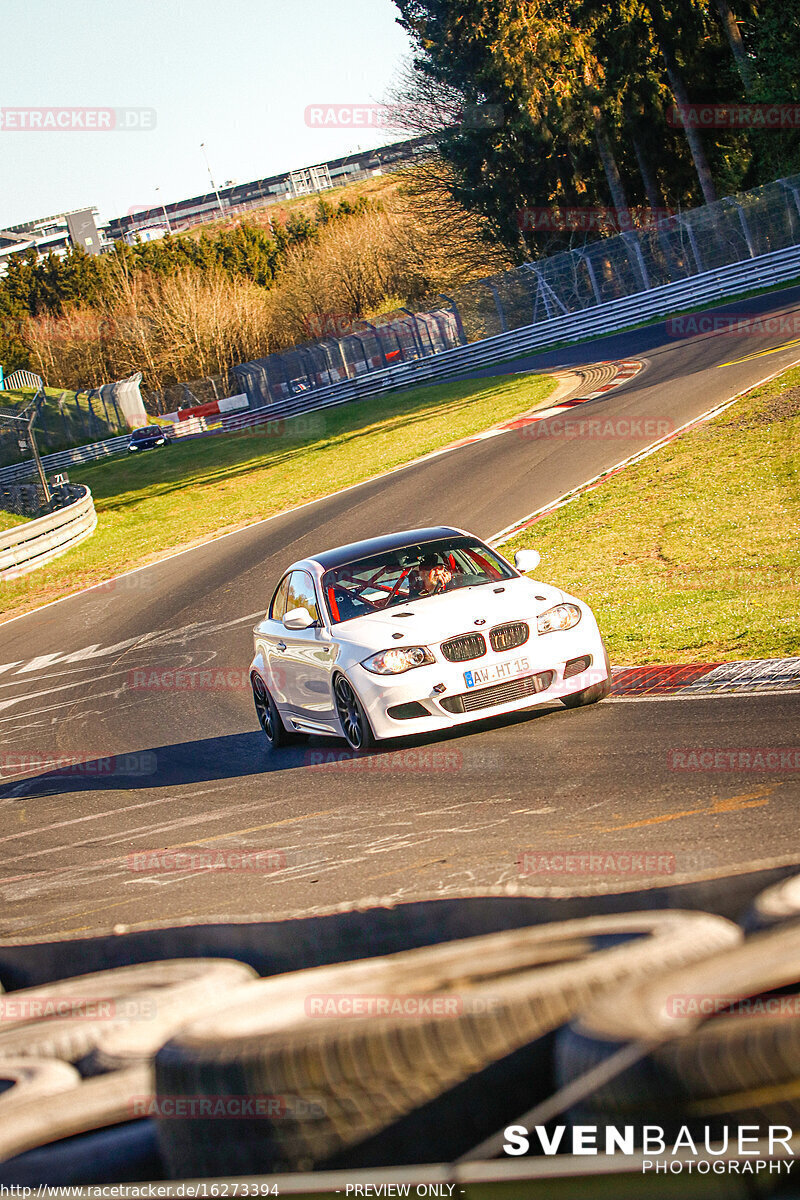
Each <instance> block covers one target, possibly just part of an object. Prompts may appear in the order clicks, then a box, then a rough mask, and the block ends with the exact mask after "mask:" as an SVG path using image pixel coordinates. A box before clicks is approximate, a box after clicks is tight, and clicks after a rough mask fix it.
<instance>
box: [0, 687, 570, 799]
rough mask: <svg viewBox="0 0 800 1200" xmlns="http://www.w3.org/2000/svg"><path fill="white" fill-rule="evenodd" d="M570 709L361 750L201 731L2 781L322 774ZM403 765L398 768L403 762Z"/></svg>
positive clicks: (98, 788) (150, 783)
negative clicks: (274, 746) (277, 743)
mask: <svg viewBox="0 0 800 1200" xmlns="http://www.w3.org/2000/svg"><path fill="white" fill-rule="evenodd" d="M557 711H561V712H564V711H565V710H563V709H562V706H561V705H560V704H558V705H556V706H552V707H547V708H544V707H543V708H540V709H535V710H533V711H531V712H523V713H508V714H506V715H504V716H498V717H495V718H494V719H491V720H488V721H487V720H483V721H481V722H480V726H478V725H477V723H476V724H475V725H472V724H469V725H461V726H459V727H458V728H456V729H447V730H440V731H437V732H436V733H434V732H431V733H430V734H427V735H422V734H420V735H418V736H415V737H405V738H393V739H392V740H391V741H386V742H381V743H380V745H379V746H377V747H374V748H372V749H371V750H365V751H360V752H359V753H354V752H353V751H351V750H348V748H347V746H346V745H345V743H344V742H343V741H342V740H339V739H336V738H333V737H331V738H321V737H309V738H308V739H306V740H305V741H298V743H297V744H296V745H292V746H287V747H285V748H284V749H282V750H280V751H278V752H277V753H272V752H270V750H269V749H268V747H267V745H266V743H265V740H264V735H263V733H261V731H260V730H255V731H253V732H245V733H232V734H226V735H225V736H222V737H211V738H199V739H196V740H195V741H191V742H176V743H174V744H173V745H170V746H154V747H151V748H150V749H147V750H136V751H130V752H128V753H125V754H117V755H109V756H108V757H105V758H89V759H85V760H83V761H82V762H72V761H70V762H69V763H65V764H64V765H59V766H58V767H57V768H56V769H54V770H50V771H43V772H39V773H37V774H35V775H29V776H27V777H25V778H21V779H14V780H9V781H7V782H4V783H0V800H19V801H22V800H32V799H36V798H38V797H45V796H59V795H70V794H75V793H84V792H115V791H120V792H126V791H134V792H138V791H143V790H146V789H149V788H163V787H185V786H189V785H192V784H200V783H213V782H214V781H215V780H219V781H221V782H223V781H226V780H229V779H243V778H245V777H247V776H259V775H270V774H272V773H273V772H277V771H292V770H297V769H298V768H300V769H305V770H307V771H311V772H313V774H314V775H319V776H323V775H325V774H326V773H327V772H328V771H332V770H336V769H337V768H341V767H342V766H344V767H346V766H347V764H348V762H350V761H353V760H356V759H359V760H363V759H367V760H370V759H374V760H380V759H383V758H385V757H391V756H392V755H397V754H400V755H405V754H412V753H413V754H417V755H420V756H423V755H427V756H434V755H447V754H448V753H453V751H452V750H448V745H449V743H451V742H453V741H456V740H462V739H465V738H466V739H469V738H470V737H475V736H476V735H478V736H479V734H480V733H481V732H490V731H492V730H497V729H502V728H504V727H507V726H509V725H519V724H525V723H528V722H533V721H535V720H537V719H540V718H541V717H544V716H547V715H553V714H554V713H555V712H557ZM375 765H376V767H377V766H378V765H382V766H383V770H382V772H381V773H382V774H384V773H385V774H386V775H387V776H388V775H391V766H390V765H388V764H385V765H384V764H379V763H378V762H376V764H375ZM403 766H407V764H403V765H401V767H400V768H398V769H403Z"/></svg>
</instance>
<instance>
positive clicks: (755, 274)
mask: <svg viewBox="0 0 800 1200" xmlns="http://www.w3.org/2000/svg"><path fill="white" fill-rule="evenodd" d="M797 279H800V245H798V246H796V247H790V248H788V249H785V250H778V251H774V252H773V253H772V254H764V255H760V256H759V257H758V258H755V259H748V260H747V261H746V262H743V263H733V264H731V265H730V266H728V267H720V268H719V269H718V270H716V271H706V272H704V273H703V274H702V275H694V276H691V277H690V278H689V279H684V280H678V281H677V282H675V283H670V284H665V285H664V286H663V287H660V288H652V289H651V290H650V291H649V292H646V293H644V294H636V295H633V296H623V297H621V298H620V299H618V300H612V301H610V302H609V303H608V304H603V305H597V306H595V307H594V308H590V309H587V310H586V311H585V312H581V313H575V314H567V315H566V316H559V317H553V318H552V319H551V320H550V321H543V322H540V323H539V324H536V325H527V326H524V327H523V328H521V329H517V330H510V331H508V332H507V333H501V334H497V335H495V336H494V337H490V338H486V339H484V340H482V341H477V342H471V343H469V344H468V345H465V346H457V347H455V348H454V349H452V350H447V351H445V352H443V353H442V354H438V355H434V356H431V357H429V358H425V359H421V360H419V361H418V362H411V363H401V364H400V365H399V366H396V367H388V368H386V369H385V370H382V371H373V372H370V373H369V374H366V375H361V376H360V377H359V378H356V379H349V380H345V381H344V382H343V383H337V384H331V385H329V386H328V387H324V388H315V389H309V390H308V391H305V392H302V393H301V394H300V395H296V396H292V397H291V398H289V399H286V400H282V401H277V402H276V403H274V404H270V405H265V406H263V407H261V408H256V409H250V410H248V411H247V412H244V413H232V414H231V415H229V416H225V415H222V416H219V417H218V418H215V419H214V421H213V426H212V428H209V429H207V430H206V431H205V432H204V431H203V424H204V423H203V422H201V421H192V422H191V423H190V422H189V421H185V422H183V425H184V426H189V425H190V424H191V425H192V427H193V428H192V433H195V434H197V435H199V436H205V435H206V434H207V435H208V436H213V435H214V434H215V433H234V432H239V431H244V430H246V429H250V428H252V429H254V431H257V429H258V427H259V426H260V425H268V424H269V423H270V422H271V421H273V420H279V421H280V420H283V419H284V418H286V417H293V416H297V415H298V414H300V413H313V412H316V411H318V410H320V409H324V408H330V407H333V406H336V405H339V404H347V403H348V402H349V401H351V400H361V399H364V398H366V397H368V396H378V395H382V394H383V393H385V392H391V391H398V390H402V389H406V388H411V387H418V386H420V385H424V384H430V383H438V382H443V381H445V380H452V379H458V378H459V377H463V376H465V375H470V374H472V373H473V372H474V371H476V370H479V369H480V368H481V367H486V366H490V365H494V364H496V363H502V362H503V361H505V360H510V359H515V358H518V357H519V356H520V355H522V354H526V353H531V352H532V351H535V350H540V349H544V348H546V347H548V346H553V345H555V344H562V343H564V344H566V343H569V342H577V341H580V340H581V339H582V338H591V337H601V336H603V335H604V334H608V333H614V332H616V331H618V330H622V329H625V328H628V327H630V326H631V325H632V324H634V323H636V322H639V321H646V320H648V319H652V318H657V317H663V316H668V315H670V314H674V313H677V312H680V311H681V310H682V309H685V308H689V307H692V306H693V305H702V304H707V303H711V302H713V301H715V300H717V301H718V300H720V299H722V298H723V297H733V296H737V295H742V293H745V292H748V291H752V290H754V289H757V288H762V287H766V286H769V285H771V284H779V283H788V282H792V281H794V280H797ZM187 432H188V430H187ZM128 440H129V439H128V438H127V437H119V438H112V439H110V440H109V441H105V442H99V443H97V444H96V445H94V446H81V447H79V448H78V449H76V450H67V451H64V452H62V453H61V454H56V455H48V456H47V457H46V458H45V459H44V460H43V466H44V468H45V470H47V471H50V470H62V469H63V468H64V467H66V466H71V465H77V464H78V463H82V462H91V461H94V460H96V459H98V458H103V457H105V456H107V455H109V454H116V453H119V452H121V451H123V450H124V449H125V448H126V446H127V444H128ZM32 467H33V464H32V463H25V464H22V466H21V467H19V466H7V467H0V481H2V482H10V483H11V482H17V481H18V480H19V479H20V478H22V476H23V475H27V474H29V473H30V470H31V469H32Z"/></svg>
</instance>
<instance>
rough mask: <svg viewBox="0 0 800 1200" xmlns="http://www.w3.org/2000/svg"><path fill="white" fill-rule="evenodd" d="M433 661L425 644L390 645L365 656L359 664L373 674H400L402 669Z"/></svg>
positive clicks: (409, 669) (409, 668)
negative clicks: (386, 648)
mask: <svg viewBox="0 0 800 1200" xmlns="http://www.w3.org/2000/svg"><path fill="white" fill-rule="evenodd" d="M435 661H436V660H435V658H434V657H433V655H432V654H431V652H430V650H429V649H428V647H427V646H392V648H391V649H390V650H381V651H379V653H378V654H373V655H371V656H370V657H369V658H365V659H364V661H363V662H362V664H361V665H362V667H366V668H367V670H368V671H372V672H373V673H374V674H375V675H402V673H403V671H411V670H412V669H413V668H414V667H424V666H425V665H426V664H427V663H432V662H435Z"/></svg>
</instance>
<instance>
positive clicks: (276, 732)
mask: <svg viewBox="0 0 800 1200" xmlns="http://www.w3.org/2000/svg"><path fill="white" fill-rule="evenodd" d="M250 682H251V683H252V685H253V703H254V704H255V706H256V716H257V717H258V723H259V725H260V726H261V730H262V732H263V734H264V737H265V738H266V739H267V743H268V745H269V748H270V750H280V749H281V747H282V746H288V745H289V742H290V739H291V734H289V733H288V732H287V730H286V727H285V726H284V724H283V721H282V720H281V716H280V713H279V712H278V709H277V706H276V704H275V701H274V700H273V699H272V696H271V695H270V693H269V690H268V689H267V685H266V684H265V683H264V680H263V679H262V678H261V676H260V675H253V676H252V678H251V681H250Z"/></svg>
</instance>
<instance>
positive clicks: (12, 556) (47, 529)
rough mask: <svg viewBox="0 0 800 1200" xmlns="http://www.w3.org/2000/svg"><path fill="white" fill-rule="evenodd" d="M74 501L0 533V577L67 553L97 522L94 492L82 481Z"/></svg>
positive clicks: (12, 576) (20, 572)
mask: <svg viewBox="0 0 800 1200" xmlns="http://www.w3.org/2000/svg"><path fill="white" fill-rule="evenodd" d="M76 491H78V492H79V493H80V494H79V496H78V498H77V499H76V500H74V501H73V502H72V504H68V505H67V506H66V507H65V508H59V509H57V510H56V511H55V512H52V513H47V514H46V516H44V517H36V518H34V520H32V521H26V522H25V524H24V525H18V526H17V527H16V528H15V529H11V530H9V532H7V533H0V580H4V579H16V578H17V577H18V576H20V575H27V574H28V572H29V571H35V570H36V568H37V567H41V566H43V565H44V563H48V562H51V561H52V560H53V559H54V558H58V557H59V555H61V554H65V553H66V552H67V550H71V549H72V547H73V546H77V545H78V544H79V543H80V542H82V541H84V540H85V539H86V538H88V537H90V536H91V535H92V534H93V533H94V531H95V528H96V526H97V513H96V512H95V509H94V501H93V500H92V493H91V492H90V491H89V489H88V488H87V487H83V486H82V485H81V486H80V487H78V488H76Z"/></svg>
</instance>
